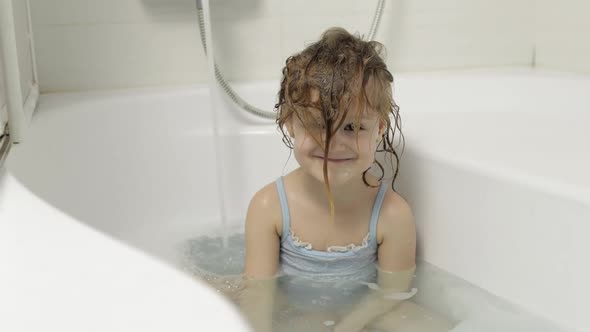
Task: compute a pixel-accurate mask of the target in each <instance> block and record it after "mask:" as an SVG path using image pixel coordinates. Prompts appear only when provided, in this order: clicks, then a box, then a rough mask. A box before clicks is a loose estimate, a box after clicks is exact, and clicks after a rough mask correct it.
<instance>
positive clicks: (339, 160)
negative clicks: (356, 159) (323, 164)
mask: <svg viewBox="0 0 590 332" xmlns="http://www.w3.org/2000/svg"><path fill="white" fill-rule="evenodd" d="M316 158H318V159H321V160H324V157H318V156H316ZM350 160H352V158H346V159H328V162H331V163H343V162H346V161H350Z"/></svg>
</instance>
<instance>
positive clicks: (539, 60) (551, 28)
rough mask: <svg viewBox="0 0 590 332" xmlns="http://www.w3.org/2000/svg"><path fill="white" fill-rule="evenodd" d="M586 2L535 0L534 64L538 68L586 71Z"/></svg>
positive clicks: (589, 7) (589, 64)
mask: <svg viewBox="0 0 590 332" xmlns="http://www.w3.org/2000/svg"><path fill="white" fill-rule="evenodd" d="M588 13H590V2H588V1H586V0H564V1H551V0H537V8H536V15H535V17H536V21H535V39H536V45H537V47H536V53H535V63H536V65H537V66H538V67H541V68H548V69H557V70H566V71H573V72H579V73H586V74H587V73H590V61H588V59H590V38H589V37H588V34H589V33H590V20H588Z"/></svg>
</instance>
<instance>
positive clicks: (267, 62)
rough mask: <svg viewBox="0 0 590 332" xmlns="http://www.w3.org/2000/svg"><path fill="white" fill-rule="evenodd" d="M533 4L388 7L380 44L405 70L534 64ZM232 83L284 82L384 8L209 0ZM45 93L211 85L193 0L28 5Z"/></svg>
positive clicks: (489, 1)
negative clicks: (317, 45)
mask: <svg viewBox="0 0 590 332" xmlns="http://www.w3.org/2000/svg"><path fill="white" fill-rule="evenodd" d="M533 1H534V0H520V1H516V2H515V1H509V0H452V1H438V0H388V1H387V6H386V8H385V12H384V16H383V20H382V23H381V26H380V30H379V33H378V34H377V37H376V39H377V40H380V41H382V42H383V43H384V44H385V45H386V47H387V50H388V60H387V61H388V63H389V65H390V66H391V68H392V69H393V70H394V71H396V72H398V71H415V70H430V69H443V68H453V67H472V66H505V65H528V64H530V63H531V61H532V54H533V46H534V45H533V42H534V30H533V24H532V22H533V18H532V15H533V14H534V12H535V11H534V5H533ZM210 3H211V8H212V13H211V16H212V20H213V36H214V46H215V52H216V57H217V62H218V63H219V66H220V67H221V68H222V71H223V72H224V74H225V75H226V76H227V78H229V79H230V80H259V79H277V78H278V77H279V75H280V73H281V67H282V65H283V64H284V61H285V59H286V57H287V56H289V55H291V54H292V53H294V52H296V51H298V50H300V49H301V48H302V47H303V46H304V45H305V43H307V42H310V41H313V40H316V39H317V38H318V37H319V35H320V34H321V32H322V31H323V30H325V29H326V28H328V27H330V26H336V25H339V26H343V27H345V28H347V29H349V30H350V31H352V32H359V33H360V34H365V35H366V34H367V33H368V31H369V27H370V24H371V21H372V18H373V14H374V11H375V6H376V4H377V0H367V1H358V0H321V1H311V0H290V1H279V0H210ZM31 5H32V9H31V10H32V14H33V22H34V24H35V26H34V32H35V39H36V48H37V62H38V71H39V79H40V83H41V90H42V92H50V91H70V90H86V89H112V88H124V87H136V86H146V85H183V84H192V83H200V82H205V81H206V77H207V69H206V60H205V57H204V54H203V51H202V49H201V45H200V39H199V33H198V26H197V23H196V17H195V15H196V11H195V2H194V0H102V1H91V0H31Z"/></svg>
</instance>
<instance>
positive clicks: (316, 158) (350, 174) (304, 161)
mask: <svg viewBox="0 0 590 332" xmlns="http://www.w3.org/2000/svg"><path fill="white" fill-rule="evenodd" d="M316 112H317V111H316ZM317 113H318V114H317V117H316V118H315V119H316V123H322V122H321V121H320V120H321V118H320V115H319V112H317ZM354 113H356V112H354V111H353V110H351V111H350V112H349V115H348V116H347V118H346V119H345V120H344V122H343V124H342V126H341V127H340V128H339V129H338V131H336V132H335V133H334V135H333V136H332V138H331V141H330V150H329V155H328V179H329V181H330V185H331V186H338V185H343V184H347V183H351V182H352V181H359V180H360V181H362V180H361V176H362V173H363V172H364V171H365V170H366V169H368V168H369V167H371V165H372V164H373V161H374V160H375V150H376V149H377V144H378V142H379V141H380V140H381V136H382V134H383V129H384V125H383V123H382V122H381V121H379V119H378V117H377V114H376V112H374V111H369V112H364V115H363V117H361V119H360V122H358V125H359V126H360V127H359V130H358V141H357V136H356V134H355V122H357V121H355V120H356V119H355V117H356V114H354ZM311 122H312V123H311V124H307V126H306V127H307V130H306V127H305V126H304V125H303V123H302V122H301V120H299V119H298V118H297V116H295V115H293V118H292V119H291V120H290V121H289V122H288V123H287V130H288V131H289V134H290V135H291V139H292V140H293V152H294V155H295V159H296V160H297V162H298V163H299V165H300V166H301V167H302V168H303V170H305V171H306V172H307V173H308V174H309V175H311V176H312V177H314V178H315V179H317V180H318V181H320V182H324V172H323V167H324V149H323V144H325V143H324V142H325V129H324V128H323V127H322V126H319V125H314V124H313V121H311ZM314 137H315V138H316V139H317V140H319V141H320V142H321V143H322V144H321V145H319V144H318V143H317V141H316V139H314Z"/></svg>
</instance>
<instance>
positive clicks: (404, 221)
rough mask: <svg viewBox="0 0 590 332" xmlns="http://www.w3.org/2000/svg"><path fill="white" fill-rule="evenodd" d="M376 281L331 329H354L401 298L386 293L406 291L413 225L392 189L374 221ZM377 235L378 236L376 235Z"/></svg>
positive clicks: (413, 261)
mask: <svg viewBox="0 0 590 332" xmlns="http://www.w3.org/2000/svg"><path fill="white" fill-rule="evenodd" d="M377 234H378V242H379V249H378V253H377V255H378V262H379V269H378V278H377V279H378V284H379V290H371V293H370V294H368V295H367V296H366V297H365V298H363V299H362V300H361V302H360V303H359V305H358V306H357V307H356V309H354V310H353V311H352V312H350V313H349V314H348V315H346V316H345V317H344V318H343V319H342V320H341V321H340V322H339V323H338V324H337V325H336V326H335V329H334V331H338V332H341V331H347V332H348V331H351V332H358V331H360V330H362V328H363V327H364V326H365V325H367V324H368V323H370V322H371V321H373V320H374V319H375V318H377V317H378V316H380V315H382V314H384V313H386V312H388V311H390V310H392V309H393V308H394V307H395V306H396V305H397V304H399V303H401V300H396V299H395V298H394V299H392V298H388V295H390V294H392V293H398V292H407V291H408V290H409V288H410V286H411V283H412V279H413V276H414V270H415V267H416V227H415V224H414V218H413V215H412V211H411V210H410V207H409V206H408V204H407V203H406V202H405V201H404V200H403V198H401V196H399V195H398V194H396V193H394V192H389V193H388V195H386V197H385V200H384V202H383V206H382V208H381V212H380V217H379V224H378V232H377ZM379 237H381V238H379Z"/></svg>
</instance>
